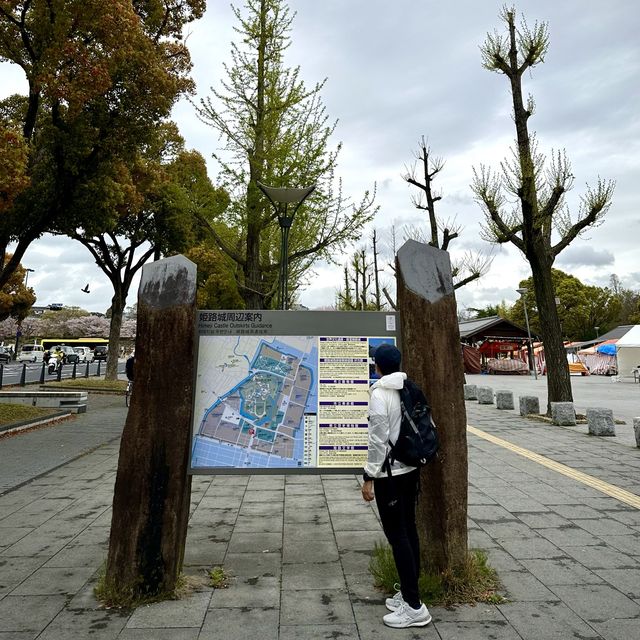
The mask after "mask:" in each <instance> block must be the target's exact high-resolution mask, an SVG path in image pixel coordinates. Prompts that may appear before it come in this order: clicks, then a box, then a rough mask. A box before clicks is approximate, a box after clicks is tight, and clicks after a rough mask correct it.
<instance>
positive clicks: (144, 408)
mask: <svg viewBox="0 0 640 640" xmlns="http://www.w3.org/2000/svg"><path fill="white" fill-rule="evenodd" d="M195 316H196V266H195V265H194V264H193V263H192V262H190V261H189V260H187V259H186V258H185V257H184V256H173V257H171V258H167V259H165V260H160V261H158V262H154V263H151V264H149V265H146V266H145V267H143V270H142V279H141V282H140V289H139V293H138V326H137V331H136V335H137V337H136V346H135V353H136V365H135V384H136V388H137V389H139V391H138V392H137V393H135V394H134V395H133V398H132V401H131V406H130V408H129V413H128V415H127V421H126V424H125V427H124V432H123V434H122V440H121V444H120V457H119V461H118V473H117V477H116V486H115V492H114V499H113V518H112V521H111V536H110V540H109V556H108V560H107V571H106V576H105V589H106V590H108V591H109V592H110V593H112V594H114V593H115V594H119V593H122V594H129V595H130V597H131V598H132V599H133V600H135V599H136V597H138V598H144V597H146V598H148V597H151V596H157V597H162V596H165V595H170V594H171V593H172V592H173V590H174V589H175V586H176V581H177V579H178V576H179V574H180V569H181V566H182V560H183V557H184V546H185V539H186V532H187V519H188V514H189V500H190V493H191V476H189V475H188V473H187V471H188V461H189V448H190V441H191V417H192V403H193V376H194V360H195V326H194V324H195Z"/></svg>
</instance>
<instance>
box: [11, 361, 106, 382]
mask: <svg viewBox="0 0 640 640" xmlns="http://www.w3.org/2000/svg"><path fill="white" fill-rule="evenodd" d="M19 365H20V363H15V364H13V365H11V364H8V363H7V364H5V363H0V389H2V388H3V387H9V386H11V387H14V386H21V387H26V386H27V385H30V384H44V383H45V382H47V380H55V381H57V382H60V381H61V380H63V379H67V380H68V379H74V380H75V379H76V378H77V377H83V378H89V377H94V376H95V377H99V376H101V375H102V373H103V372H101V370H100V369H101V365H102V361H101V360H98V361H97V362H95V363H93V362H86V363H78V362H73V363H71V364H62V365H60V367H59V368H58V369H57V371H56V372H55V373H53V374H49V373H48V372H47V369H48V368H47V363H46V362H42V363H41V364H38V363H33V364H30V363H27V362H23V363H22V366H21V367H20V366H19ZM36 372H37V373H36ZM54 376H55V377H54Z"/></svg>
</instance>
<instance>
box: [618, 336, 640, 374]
mask: <svg viewBox="0 0 640 640" xmlns="http://www.w3.org/2000/svg"><path fill="white" fill-rule="evenodd" d="M616 356H617V358H618V375H619V376H621V377H623V378H630V377H631V376H633V370H634V369H635V368H637V367H640V324H636V325H634V326H633V327H632V328H631V329H629V331H627V333H625V335H623V336H622V337H621V338H620V339H619V340H618V342H617V343H616Z"/></svg>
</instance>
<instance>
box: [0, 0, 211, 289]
mask: <svg viewBox="0 0 640 640" xmlns="http://www.w3.org/2000/svg"><path fill="white" fill-rule="evenodd" d="M204 8H205V0H180V1H179V2H171V3H169V2H166V1H165V0H141V1H135V2H134V1H133V0H110V1H109V2H104V1H103V0H29V1H27V2H16V1H13V0H12V1H3V2H0V62H1V63H10V64H15V65H18V66H19V67H20V68H21V69H22V71H23V72H24V76H25V79H26V81H27V85H28V91H27V95H25V96H12V97H10V98H8V99H7V100H4V101H2V103H0V151H1V152H2V153H0V156H2V157H5V156H4V153H5V152H6V150H7V148H8V149H9V150H11V151H12V153H13V156H14V157H13V158H11V157H8V156H7V159H6V161H4V160H3V161H2V162H0V190H2V194H1V195H0V200H1V201H2V204H1V205H0V206H2V207H3V211H2V216H1V217H0V258H2V260H0V264H2V265H3V267H2V270H1V271H0V286H2V285H3V284H4V283H6V282H7V280H8V279H9V277H10V275H11V273H12V272H13V271H14V270H15V269H16V268H17V265H18V264H19V263H20V260H21V259H22V257H23V255H24V252H25V251H26V249H27V248H28V246H29V245H30V244H31V242H33V241H34V240H35V239H36V238H38V237H40V236H41V235H42V233H44V232H46V231H59V230H60V229H61V228H62V227H68V226H71V225H76V226H92V227H93V228H94V229H96V230H97V229H98V228H108V227H109V226H110V225H112V224H113V222H114V217H117V214H116V211H117V208H118V207H120V206H122V205H124V203H125V202H126V199H127V197H128V189H127V175H126V173H127V166H128V165H129V164H130V162H131V161H132V159H133V158H134V157H135V155H136V153H137V151H138V149H139V148H140V146H141V145H144V144H146V142H147V141H148V139H149V135H150V134H151V132H152V131H153V125H154V124H155V123H157V122H158V121H159V120H160V119H162V118H163V117H166V116H167V115H168V114H169V113H170V110H171V108H172V106H173V105H174V103H175V101H176V99H177V98H178V97H179V96H180V95H181V94H182V93H184V92H185V91H189V90H190V89H191V88H192V83H191V80H190V79H189V76H188V73H189V70H190V66H191V63H190V58H189V53H188V50H187V48H186V46H185V44H184V42H183V40H182V37H183V36H182V33H183V28H184V26H185V25H186V24H188V23H189V22H191V21H192V20H194V19H196V18H198V17H200V16H201V15H202V13H203V12H204ZM16 132H19V134H20V139H19V140H15V138H14V136H15V135H16ZM7 136H9V138H7ZM25 154H26V157H25ZM5 164H6V166H5ZM12 176H14V177H16V182H15V183H12V185H13V187H12V188H13V192H7V190H6V188H5V186H4V185H6V183H7V181H10V180H11V179H12ZM10 243H14V244H15V249H14V251H13V255H12V257H11V258H10V259H7V247H8V245H9V244H10Z"/></svg>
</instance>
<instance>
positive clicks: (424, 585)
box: [369, 543, 505, 607]
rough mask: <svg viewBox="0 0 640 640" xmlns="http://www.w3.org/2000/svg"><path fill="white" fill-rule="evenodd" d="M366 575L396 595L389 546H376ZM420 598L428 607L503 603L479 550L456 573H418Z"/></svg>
mask: <svg viewBox="0 0 640 640" xmlns="http://www.w3.org/2000/svg"><path fill="white" fill-rule="evenodd" d="M369 572H370V573H371V575H372V576H373V579H374V583H375V586H376V587H378V588H379V589H381V590H382V591H384V592H385V593H388V594H393V593H395V591H396V589H397V584H398V583H399V582H400V578H399V577H398V571H397V570H396V565H395V562H394V560H393V553H392V551H391V547H390V546H389V545H388V544H380V543H377V544H376V545H375V547H374V550H373V555H372V558H371V562H370V563H369ZM418 588H419V590H420V598H421V600H422V601H423V602H425V603H426V604H427V605H428V606H432V605H437V606H445V607H448V606H452V605H456V604H475V603H477V602H486V603H490V604H499V603H501V602H505V599H504V597H503V596H502V595H500V593H499V592H498V590H499V589H500V581H499V579H498V574H497V573H496V571H495V569H493V568H492V567H490V566H489V565H488V564H487V554H486V553H485V552H484V551H481V550H479V549H472V550H471V551H470V552H469V555H468V557H467V560H466V562H465V563H464V565H463V566H462V568H461V569H459V570H458V571H457V572H452V571H446V572H444V573H441V574H433V573H426V572H425V571H424V570H423V571H422V572H421V573H420V579H419V581H418Z"/></svg>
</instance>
